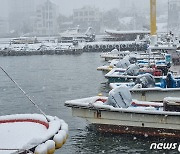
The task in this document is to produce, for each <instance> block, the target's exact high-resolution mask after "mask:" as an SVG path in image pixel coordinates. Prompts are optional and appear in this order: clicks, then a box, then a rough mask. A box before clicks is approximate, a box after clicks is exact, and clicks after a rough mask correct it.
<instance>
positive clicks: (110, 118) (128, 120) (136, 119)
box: [65, 87, 180, 137]
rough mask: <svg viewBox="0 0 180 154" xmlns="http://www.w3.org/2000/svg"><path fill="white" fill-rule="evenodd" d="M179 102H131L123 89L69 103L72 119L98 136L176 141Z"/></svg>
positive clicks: (178, 131)
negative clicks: (81, 121)
mask: <svg viewBox="0 0 180 154" xmlns="http://www.w3.org/2000/svg"><path fill="white" fill-rule="evenodd" d="M178 102H180V99H179V98H174V99H171V98H166V99H165V101H164V103H154V102H144V101H143V102H142V101H137V100H132V99H131V97H130V93H129V91H128V90H127V89H126V88H125V87H121V88H118V89H116V91H115V90H112V91H111V92H110V93H109V97H108V98H107V97H102V96H95V97H89V98H84V99H77V100H70V101H66V102H65V106H67V107H71V108H72V114H73V116H77V117H81V118H84V119H86V120H87V121H88V122H90V123H91V124H93V125H94V128H96V129H97V131H100V132H106V133H107V132H108V133H121V134H124V133H127V134H133V135H144V136H146V137H147V136H162V137H180V112H179V111H180V108H179V103H178Z"/></svg>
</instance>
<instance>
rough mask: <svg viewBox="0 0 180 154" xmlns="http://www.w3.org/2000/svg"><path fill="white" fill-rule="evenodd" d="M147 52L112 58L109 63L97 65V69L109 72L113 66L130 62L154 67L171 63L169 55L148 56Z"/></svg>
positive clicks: (124, 66) (117, 66)
mask: <svg viewBox="0 0 180 154" xmlns="http://www.w3.org/2000/svg"><path fill="white" fill-rule="evenodd" d="M148 57H149V56H148V54H147V53H145V54H138V53H136V54H132V53H131V54H129V55H126V56H125V57H124V58H123V59H113V60H111V61H110V64H109V65H108V64H106V65H103V66H99V67H98V68H97V70H98V71H104V72H109V71H111V70H112V69H113V68H127V67H128V66H129V65H130V64H134V63H137V64H138V65H139V66H141V67H143V66H146V67H148V66H156V67H166V65H167V64H171V63H172V60H171V55H170V54H166V53H164V54H163V53H161V54H158V56H154V55H153V56H150V57H149V58H148Z"/></svg>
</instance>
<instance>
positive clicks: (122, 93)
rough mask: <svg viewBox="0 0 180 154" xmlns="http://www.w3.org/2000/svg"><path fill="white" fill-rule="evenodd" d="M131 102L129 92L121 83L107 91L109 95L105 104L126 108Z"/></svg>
mask: <svg viewBox="0 0 180 154" xmlns="http://www.w3.org/2000/svg"><path fill="white" fill-rule="evenodd" d="M131 103H132V98H131V93H130V91H129V89H128V87H127V86H124V85H122V86H120V87H118V88H115V89H113V90H111V91H110V92H109V97H108V100H107V102H106V103H105V104H106V105H112V106H113V107H117V108H128V107H129V106H130V105H131Z"/></svg>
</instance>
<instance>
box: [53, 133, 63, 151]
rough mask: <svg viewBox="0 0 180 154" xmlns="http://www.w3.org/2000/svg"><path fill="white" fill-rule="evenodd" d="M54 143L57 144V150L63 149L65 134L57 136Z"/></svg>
mask: <svg viewBox="0 0 180 154" xmlns="http://www.w3.org/2000/svg"><path fill="white" fill-rule="evenodd" d="M53 141H54V142H55V147H56V149H59V148H61V147H62V145H63V143H64V136H63V134H59V133H58V134H56V135H55V136H54V138H53Z"/></svg>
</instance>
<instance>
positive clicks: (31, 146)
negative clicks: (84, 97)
mask: <svg viewBox="0 0 180 154" xmlns="http://www.w3.org/2000/svg"><path fill="white" fill-rule="evenodd" d="M67 136H68V125H67V124H66V123H65V122H64V120H61V119H59V118H58V117H52V116H47V118H46V117H44V115H42V114H14V115H5V116H0V141H1V143H0V153H3V154H10V153H20V154H23V153H30V152H31V153H38V154H45V153H48V154H50V153H51V154H53V153H54V152H55V149H58V148H61V147H62V145H63V144H64V143H65V142H66V139H67Z"/></svg>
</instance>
